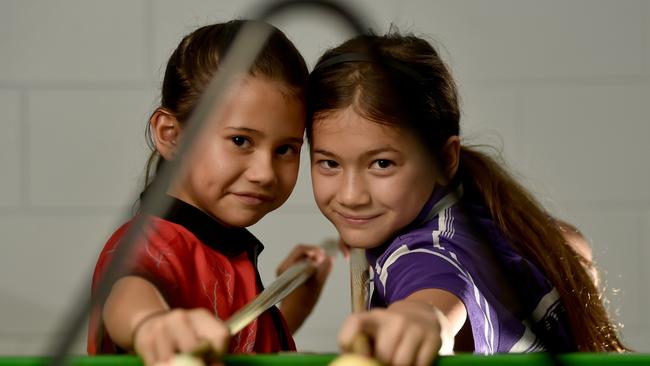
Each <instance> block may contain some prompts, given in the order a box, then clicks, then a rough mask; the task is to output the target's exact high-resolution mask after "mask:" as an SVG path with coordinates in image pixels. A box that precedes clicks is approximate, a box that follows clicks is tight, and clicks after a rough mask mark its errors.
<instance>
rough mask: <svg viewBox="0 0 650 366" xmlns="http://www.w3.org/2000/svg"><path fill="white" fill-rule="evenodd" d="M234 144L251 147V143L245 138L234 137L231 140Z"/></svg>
mask: <svg viewBox="0 0 650 366" xmlns="http://www.w3.org/2000/svg"><path fill="white" fill-rule="evenodd" d="M231 140H232V142H233V144H235V145H237V146H241V147H247V146H248V145H250V141H249V140H248V139H247V138H246V137H244V136H233V137H232V138H231Z"/></svg>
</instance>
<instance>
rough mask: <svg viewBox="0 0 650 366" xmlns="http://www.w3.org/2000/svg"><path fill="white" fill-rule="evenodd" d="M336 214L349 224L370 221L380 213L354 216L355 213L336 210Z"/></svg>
mask: <svg viewBox="0 0 650 366" xmlns="http://www.w3.org/2000/svg"><path fill="white" fill-rule="evenodd" d="M336 214H337V215H338V216H339V217H340V218H342V219H343V221H344V222H346V223H348V224H351V225H363V224H367V223H369V222H371V221H372V220H374V219H376V218H377V217H379V216H381V215H364V216H355V215H345V214H342V213H340V212H336Z"/></svg>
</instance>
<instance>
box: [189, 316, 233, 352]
mask: <svg viewBox="0 0 650 366" xmlns="http://www.w3.org/2000/svg"><path fill="white" fill-rule="evenodd" d="M190 320H191V322H192V326H193V328H194V330H195V331H196V334H197V336H198V338H199V339H201V340H204V341H207V342H208V343H209V344H210V347H211V348H212V350H214V352H215V353H217V354H218V355H222V354H224V353H226V350H227V349H228V341H229V340H230V332H229V331H228V328H227V327H226V325H225V324H224V323H223V322H221V321H220V320H218V319H216V318H215V317H214V315H212V314H211V313H210V312H208V311H207V310H205V309H196V310H193V311H192V314H191V317H190Z"/></svg>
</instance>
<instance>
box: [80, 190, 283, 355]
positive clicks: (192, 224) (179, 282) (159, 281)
mask: <svg viewBox="0 0 650 366" xmlns="http://www.w3.org/2000/svg"><path fill="white" fill-rule="evenodd" d="M130 223H131V221H130V222H127V223H126V224H124V225H123V226H122V227H120V228H119V229H118V230H117V231H116V232H115V233H114V234H113V235H112V237H111V238H110V239H109V240H108V242H107V243H106V245H105V246H104V249H103V250H102V252H101V254H100V255H99V259H98V260H97V265H96V267H95V272H94V275H93V281H92V293H93V296H98V294H97V293H96V292H97V287H98V285H99V282H100V281H101V279H102V275H103V273H104V271H105V269H106V267H107V266H108V264H109V263H110V261H111V259H112V253H113V252H114V251H115V249H116V247H117V246H118V245H119V244H120V242H121V238H122V237H123V235H124V234H125V232H126V229H127V228H128V226H129V225H130ZM263 249H264V247H263V245H262V244H261V243H260V242H259V241H258V240H257V238H255V236H254V235H253V234H251V233H250V232H249V231H248V230H246V229H244V228H231V227H225V226H223V225H222V224H220V223H219V222H218V221H216V220H215V219H213V218H212V217H210V216H209V215H207V214H206V213H204V212H203V211H201V210H199V209H198V208H196V207H194V206H192V205H189V204H187V203H185V202H183V201H180V200H177V199H175V202H174V205H173V207H172V209H171V210H170V212H169V213H168V214H167V215H166V216H165V217H163V218H158V217H153V218H151V220H150V223H149V225H148V226H147V228H146V235H145V236H144V238H143V240H141V241H139V242H138V243H137V245H136V246H135V248H134V249H133V254H131V255H129V259H127V260H126V263H125V264H124V266H125V269H126V271H123V273H124V275H125V276H126V275H131V276H133V275H135V276H141V277H143V278H145V279H147V280H148V281H150V282H151V283H153V284H154V285H155V286H156V287H157V288H158V289H159V291H160V292H161V294H162V295H163V296H164V298H165V300H166V301H167V303H168V304H169V306H170V307H171V308H184V309H192V308H205V309H208V310H209V311H211V312H212V313H214V314H215V316H217V317H219V318H220V319H228V318H229V317H230V316H231V315H232V314H233V313H235V312H236V311H237V310H239V309H240V308H242V307H243V306H244V305H246V304H247V303H249V302H250V301H251V300H253V298H255V296H257V294H259V293H260V292H261V291H262V289H263V286H262V282H261V280H260V275H259V272H258V270H257V256H258V255H259V253H260V252H261V251H262V250H263ZM101 314H102V308H101V306H97V307H95V308H94V309H93V311H92V313H91V317H90V324H89V330H88V354H91V355H93V354H99V353H120V352H122V350H120V349H119V347H118V346H116V345H115V344H114V343H113V342H112V340H111V339H110V337H109V335H108V333H107V332H106V329H105V328H104V326H103V323H102V320H101ZM295 348H296V347H295V343H294V341H293V339H292V338H291V335H290V333H289V331H288V329H287V326H286V323H285V322H284V319H283V317H282V315H281V313H280V311H279V310H278V309H277V308H276V307H272V308H271V309H269V310H267V311H266V312H265V313H264V314H262V315H261V316H259V317H258V318H257V319H256V320H255V321H253V322H252V323H251V324H249V325H248V326H246V327H245V328H244V329H243V330H242V331H240V332H239V333H238V334H236V335H235V336H234V337H233V338H232V339H231V340H230V352H231V353H253V352H256V353H269V352H278V351H280V350H291V351H293V350H295Z"/></svg>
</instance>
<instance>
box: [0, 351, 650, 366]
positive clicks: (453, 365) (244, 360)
mask: <svg viewBox="0 0 650 366" xmlns="http://www.w3.org/2000/svg"><path fill="white" fill-rule="evenodd" d="M337 356H338V355H337V354H309V353H295V354H291V353H283V354H260V355H228V356H226V357H225V358H224V361H225V364H226V365H239V366H253V365H327V364H328V363H329V362H331V361H332V360H333V359H334V358H336V357H337ZM558 359H559V360H560V361H561V363H560V364H561V365H564V366H587V365H589V366H596V365H600V366H614V365H634V366H642V365H643V366H650V354H640V353H627V354H603V353H571V354H563V355H559V356H558ZM48 362H49V359H48V358H46V357H33V356H0V366H46V365H48ZM66 364H67V365H70V366H110V365H118V366H141V365H142V361H141V360H140V359H139V358H138V357H135V356H71V357H70V358H68V360H67V362H66ZM435 365H438V366H469V365H478V366H497V365H506V366H507V365H511V366H519V365H522V366H523V365H526V366H543V365H553V362H552V360H551V359H550V358H549V357H548V355H546V354H543V353H532V354H502V355H493V356H481V355H473V354H459V355H455V356H443V357H439V358H438V359H437V360H436V362H435Z"/></svg>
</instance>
